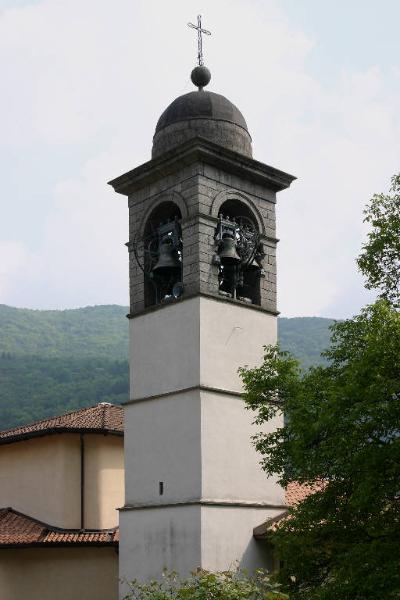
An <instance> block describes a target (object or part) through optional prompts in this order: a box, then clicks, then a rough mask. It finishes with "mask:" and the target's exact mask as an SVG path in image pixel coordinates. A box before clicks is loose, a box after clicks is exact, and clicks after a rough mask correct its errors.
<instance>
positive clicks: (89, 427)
mask: <svg viewBox="0 0 400 600" xmlns="http://www.w3.org/2000/svg"><path fill="white" fill-rule="evenodd" d="M123 432H124V409H123V408H122V406H117V405H115V404H109V403H108V402H100V403H99V404H96V405H95V406H90V407H89V408H81V409H80V410H74V411H73V412H70V413H67V414H64V415H59V416H57V417H52V418H50V419H43V420H41V421H35V422H34V423H29V424H28V425H22V426H20V427H14V428H13V429H7V430H5V431H0V444H9V443H11V442H17V441H20V440H23V439H29V438H32V437H37V436H43V435H51V434H54V433H109V434H112V435H123Z"/></svg>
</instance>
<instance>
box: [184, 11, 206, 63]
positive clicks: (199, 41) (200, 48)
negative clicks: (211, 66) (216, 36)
mask: <svg viewBox="0 0 400 600" xmlns="http://www.w3.org/2000/svg"><path fill="white" fill-rule="evenodd" d="M188 26H189V27H192V28H193V29H196V30H197V60H198V61H199V66H200V67H201V66H202V65H203V38H202V36H201V34H202V33H205V34H206V35H211V31H207V29H202V28H201V15H197V25H193V23H188Z"/></svg>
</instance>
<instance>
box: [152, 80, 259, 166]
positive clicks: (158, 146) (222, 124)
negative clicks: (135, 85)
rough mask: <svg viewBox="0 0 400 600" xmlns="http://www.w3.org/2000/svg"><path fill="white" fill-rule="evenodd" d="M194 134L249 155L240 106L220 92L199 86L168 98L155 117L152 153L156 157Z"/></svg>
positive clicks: (246, 134) (249, 139)
mask: <svg viewBox="0 0 400 600" xmlns="http://www.w3.org/2000/svg"><path fill="white" fill-rule="evenodd" d="M196 137H201V138H205V139H207V140H210V141H211V142H214V143H216V144H218V145H220V146H224V147H226V148H230V149H231V150H234V151H235V152H238V153H240V154H243V155H245V156H249V157H251V156H252V148H251V137H250V134H249V131H248V129H247V124H246V121H245V119H244V117H243V115H242V113H241V112H240V110H239V109H238V108H237V107H236V106H235V105H234V104H233V103H232V102H231V101H230V100H228V98H225V96H222V95H221V94H216V93H215V92H208V91H204V90H203V89H201V90H199V91H196V92H189V93H188V94H183V96H179V97H178V98H176V99H175V100H174V101H173V102H171V104H170V105H169V106H168V107H167V108H166V109H165V111H164V112H163V113H162V115H161V117H160V118H159V119H158V122H157V126H156V130H155V133H154V138H153V152H152V156H153V158H156V157H157V156H160V155H162V154H164V153H165V152H168V151H169V150H171V149H172V148H175V147H177V146H179V145H180V144H182V143H184V142H186V141H187V140H189V139H192V138H196Z"/></svg>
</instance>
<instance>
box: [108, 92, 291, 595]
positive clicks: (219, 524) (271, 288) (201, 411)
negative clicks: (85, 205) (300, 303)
mask: <svg viewBox="0 0 400 600" xmlns="http://www.w3.org/2000/svg"><path fill="white" fill-rule="evenodd" d="M193 94H203V96H200V97H197V96H194V97H193ZM204 94H209V95H210V93H209V92H204V91H201V92H192V93H191V94H187V95H186V96H192V97H191V98H190V99H189V100H190V102H189V108H188V107H187V105H185V102H186V101H185V96H183V97H181V98H180V99H179V98H178V99H177V100H179V101H180V108H179V107H178V109H179V110H180V111H181V112H180V113H179V110H178V112H177V109H176V106H175V108H174V110H173V111H172V113H173V114H172V118H171V115H168V114H166V113H168V110H169V109H167V111H166V112H165V113H164V114H163V115H162V117H161V118H160V121H162V128H161V130H160V129H157V131H156V135H155V138H154V140H155V142H154V146H153V156H154V158H153V159H152V160H151V161H149V162H148V163H145V164H144V165H141V166H140V167H138V168H136V169H134V170H133V171H130V172H129V173H126V174H124V175H122V176H121V177H119V178H117V179H115V180H114V181H112V182H111V184H112V185H113V187H114V189H115V190H116V191H117V192H119V193H122V194H124V195H126V196H128V203H129V212H130V242H131V243H132V241H134V240H135V239H138V237H140V235H141V234H142V232H143V231H144V229H145V227H146V223H147V221H148V219H149V218H150V216H151V215H152V214H155V212H154V211H156V210H158V207H159V206H161V205H163V206H164V205H165V206H167V207H168V206H172V205H175V206H177V207H178V209H179V212H180V217H181V218H180V221H181V226H182V242H183V248H182V263H183V268H182V274H183V285H184V292H183V295H182V296H181V297H180V298H179V299H177V300H175V301H172V302H169V303H166V304H156V305H153V306H146V303H145V281H144V275H143V272H142V271H141V269H140V268H139V266H138V264H137V261H136V257H135V256H134V253H133V252H131V253H130V286H131V287H130V291H131V306H130V315H129V316H130V377H131V388H130V389H131V392H130V400H129V402H127V403H126V404H125V482H126V490H125V505H124V507H123V508H122V510H121V511H120V577H121V578H123V579H128V580H129V579H133V578H139V579H151V578H158V577H160V575H161V572H162V570H163V569H164V568H167V569H171V570H172V569H173V570H176V571H178V572H179V573H180V574H182V575H187V574H188V573H189V572H190V571H191V570H193V569H195V568H197V567H202V568H205V569H209V570H222V569H227V568H229V567H231V566H233V565H234V564H235V563H238V564H239V565H240V566H242V567H246V568H254V567H259V566H268V560H269V559H268V556H266V553H265V548H264V546H263V545H260V544H259V542H256V541H255V540H254V539H253V528H254V527H255V526H257V525H259V524H260V523H262V522H263V521H264V520H266V519H267V518H270V517H273V516H275V515H276V514H278V513H279V512H281V510H282V507H283V504H284V498H283V492H282V489H281V488H280V487H279V486H278V485H277V484H276V481H275V480H274V479H273V478H267V477H266V475H265V473H264V472H263V471H262V470H261V468H260V465H259V460H260V457H259V456H258V455H257V454H256V452H255V450H254V448H253V447H252V445H251V439H250V438H251V435H253V434H254V433H255V432H256V428H255V427H254V426H253V425H252V419H253V415H252V414H251V413H250V412H249V411H246V409H245V407H244V404H243V401H242V399H241V396H240V393H241V391H242V384H241V381H240V378H239V376H238V372H237V371H238V368H239V367H241V366H244V365H248V366H254V365H257V364H260V362H261V360H262V354H263V346H264V345H266V344H274V343H276V339H277V312H276V261H275V250H276V242H277V240H276V237H275V202H276V192H277V191H279V190H282V189H285V188H286V187H288V186H289V185H290V183H291V181H292V180H293V177H292V176H290V175H287V174H286V173H283V172H282V171H278V170H276V169H273V168H272V167H268V166H267V165H264V164H262V163H259V162H257V161H255V160H253V159H252V158H251V144H250V142H249V141H248V140H249V139H250V136H249V135H248V132H247V128H246V130H244V127H243V123H244V126H245V122H244V119H243V117H242V116H241V115H240V113H239V111H237V109H236V108H235V107H233V105H231V103H229V101H228V100H226V99H223V97H222V96H218V98H217V100H218V102H217V105H215V98H213V97H212V96H217V95H216V94H214V95H211V96H210V97H209V98H208V97H205V96H204ZM182 98H183V100H182ZM197 98H199V100H197ZM221 99H222V100H223V101H222V100H221ZM208 100H210V102H208ZM175 102H177V101H175ZM193 102H194V104H193ZM196 102H198V103H199V104H198V105H197V104H196ZM207 102H208V104H207ZM213 102H214V104H213ZM218 103H219V104H218ZM221 103H222V104H221ZM224 103H226V104H224ZM178 104H179V103H178ZM173 105H174V103H172V105H171V106H173ZM182 106H183V108H182ZM193 106H194V108H193ZM210 106H211V108H210ZM204 107H206V108H204ZM231 107H233V109H235V110H236V111H237V112H238V114H239V115H240V117H239V116H237V115H236V114H235V112H234V111H233V109H231ZM190 110H192V111H193V110H194V111H195V117H193V116H191V115H190ZM207 110H208V111H209V114H208V113H207ZM229 110H231V113H230V115H231V117H230V118H231V121H230V122H228V121H227V122H226V126H225V125H224V119H223V118H221V114H222V116H226V114H227V113H228V112H229ZM188 111H189V112H188ZM196 111H197V112H196ZM221 111H222V113H221ZM199 113H201V114H200V116H199ZM203 113H204V114H203ZM207 115H208V116H207ZM240 118H241V119H242V121H241V120H240ZM174 119H175V120H174ZM200 121H204V122H205V125H204V129H203V130H201V127H200V125H201V124H200ZM194 122H195V127H194V128H193V124H194ZM159 123H160V122H159ZM199 127H200V133H202V132H203V134H204V135H199ZM235 127H236V129H238V135H237V137H235V131H236V130H235ZM239 129H240V131H239ZM246 136H248V138H246ZM171 140H175V142H173V141H171ZM235 140H236V142H235ZM156 144H158V147H157V145H156ZM235 144H236V145H235ZM243 144H244V145H243ZM249 144H250V146H249ZM171 145H172V147H171ZM249 148H250V151H249ZM249 152H250V156H249ZM246 154H247V155H246ZM235 203H237V205H238V206H239V205H240V206H242V207H243V209H245V210H247V212H248V214H251V215H252V217H253V220H254V222H255V223H256V224H257V228H258V230H259V234H260V239H261V240H262V243H263V246H264V248H265V257H264V259H263V262H264V264H263V266H264V270H265V277H264V278H263V279H262V280H261V282H260V293H259V296H258V298H259V300H258V304H257V305H255V304H248V303H245V302H241V301H239V300H234V299H230V298H227V297H226V296H222V295H221V294H220V293H219V287H218V267H216V266H215V265H214V264H213V260H212V257H213V253H215V244H214V233H215V228H216V225H217V222H218V216H219V213H220V211H221V207H225V206H228V207H229V206H236V204H235ZM279 424H280V418H277V419H276V422H274V423H270V424H269V426H270V427H271V428H274V427H277V426H279ZM124 591H125V587H124V585H122V588H121V597H123V594H124Z"/></svg>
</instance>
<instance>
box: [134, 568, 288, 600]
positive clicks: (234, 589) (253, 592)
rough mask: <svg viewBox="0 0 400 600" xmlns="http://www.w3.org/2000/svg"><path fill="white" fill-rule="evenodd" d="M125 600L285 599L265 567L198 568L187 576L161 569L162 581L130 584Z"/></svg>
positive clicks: (285, 596)
mask: <svg viewBox="0 0 400 600" xmlns="http://www.w3.org/2000/svg"><path fill="white" fill-rule="evenodd" d="M129 586H130V592H129V593H128V594H127V596H125V600H245V599H246V600H285V599H286V598H288V596H287V595H285V594H282V593H281V592H279V587H280V586H279V585H278V584H276V583H272V582H271V580H270V579H269V577H268V575H267V574H266V573H265V572H264V571H261V570H260V571H257V572H256V573H255V574H254V575H251V576H250V575H248V574H247V573H246V572H245V571H240V570H236V571H223V572H219V573H210V572H209V571H203V570H198V571H196V572H194V573H192V575H191V576H190V577H189V578H188V579H180V577H179V576H178V575H177V573H175V572H172V573H168V572H164V574H163V577H162V579H161V581H151V582H150V583H140V582H139V581H137V580H134V581H132V582H131V583H130V584H129Z"/></svg>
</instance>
